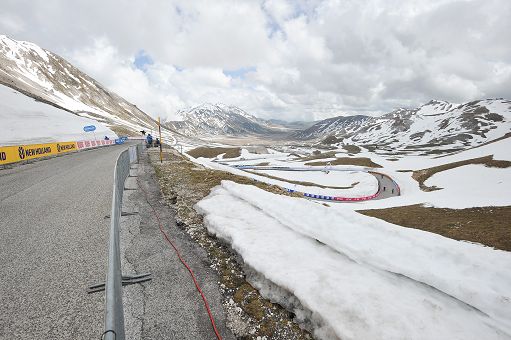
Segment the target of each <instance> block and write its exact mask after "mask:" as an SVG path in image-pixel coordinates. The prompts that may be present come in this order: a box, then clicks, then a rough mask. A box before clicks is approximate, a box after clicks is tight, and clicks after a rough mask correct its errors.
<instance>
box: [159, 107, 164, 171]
mask: <svg viewBox="0 0 511 340" xmlns="http://www.w3.org/2000/svg"><path fill="white" fill-rule="evenodd" d="M158 133H159V134H160V163H163V150H162V140H161V124H160V117H159V116H158Z"/></svg>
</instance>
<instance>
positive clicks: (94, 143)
mask: <svg viewBox="0 0 511 340" xmlns="http://www.w3.org/2000/svg"><path fill="white" fill-rule="evenodd" d="M112 144H115V141H114V140H104V139H102V140H82V141H78V142H76V145H77V146H78V149H79V150H81V149H89V148H95V147H98V146H106V145H112Z"/></svg>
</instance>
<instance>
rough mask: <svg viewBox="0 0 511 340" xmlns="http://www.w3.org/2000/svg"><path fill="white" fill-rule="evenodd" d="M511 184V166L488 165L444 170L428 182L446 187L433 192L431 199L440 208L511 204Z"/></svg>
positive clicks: (429, 184)
mask: <svg viewBox="0 0 511 340" xmlns="http://www.w3.org/2000/svg"><path fill="white" fill-rule="evenodd" d="M509 183H511V169H499V168H488V167H485V166H484V165H481V164H477V165H476V164H471V165H465V166H462V167H459V168H455V169H451V170H447V171H442V172H439V173H436V174H435V175H433V176H432V177H430V178H429V179H428V180H427V181H426V182H425V184H426V185H428V186H432V185H436V186H437V187H440V188H443V189H442V190H439V191H433V192H432V193H431V195H430V196H431V197H430V198H429V199H428V201H431V202H433V204H434V206H435V207H440V208H444V207H451V208H463V207H467V206H473V207H479V206H488V205H492V206H506V205H511V195H510V191H509Z"/></svg>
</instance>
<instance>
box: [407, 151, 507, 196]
mask: <svg viewBox="0 0 511 340" xmlns="http://www.w3.org/2000/svg"><path fill="white" fill-rule="evenodd" d="M468 164H483V165H485V166H486V167H489V168H509V167H511V162H510V161H503V160H496V159H493V155H489V156H484V157H479V158H472V159H467V160H464V161H459V162H453V163H447V164H443V165H439V166H435V167H432V168H427V169H421V170H415V171H414V172H413V174H412V178H413V179H414V180H416V181H417V182H418V183H419V187H420V189H421V190H422V191H434V190H440V189H442V188H438V187H436V186H427V185H426V184H424V182H426V180H427V179H428V178H430V177H431V176H433V175H434V174H436V173H438V172H442V171H446V170H450V169H454V168H458V167H460V166H464V165H468Z"/></svg>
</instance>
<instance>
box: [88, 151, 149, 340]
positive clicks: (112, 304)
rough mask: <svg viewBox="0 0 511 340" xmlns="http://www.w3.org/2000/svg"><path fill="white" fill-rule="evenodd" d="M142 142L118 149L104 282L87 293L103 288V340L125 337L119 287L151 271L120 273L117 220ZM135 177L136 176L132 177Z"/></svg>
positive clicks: (91, 287) (147, 278) (121, 339)
mask: <svg viewBox="0 0 511 340" xmlns="http://www.w3.org/2000/svg"><path fill="white" fill-rule="evenodd" d="M141 152H142V144H137V145H134V146H130V147H129V148H128V149H127V150H124V151H123V152H121V154H120V155H119V157H118V158H117V162H116V164H115V169H114V184H113V186H114V187H113V196H112V212H111V214H110V236H109V237H110V241H109V246H108V270H107V275H106V282H105V283H104V284H103V283H102V284H97V285H93V286H90V287H89V289H88V292H89V293H93V292H97V291H101V290H103V289H104V290H105V331H104V333H103V336H102V339H104V340H124V339H125V331H124V308H123V304H122V286H125V285H128V284H133V283H139V282H144V281H148V280H151V274H149V273H145V274H140V275H123V274H122V271H121V254H120V241H119V238H120V235H119V233H120V229H119V228H120V227H119V224H120V219H121V215H123V213H122V198H123V191H124V185H125V182H126V178H128V176H130V167H131V164H134V163H138V159H139V157H140V155H141ZM132 177H135V176H132Z"/></svg>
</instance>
